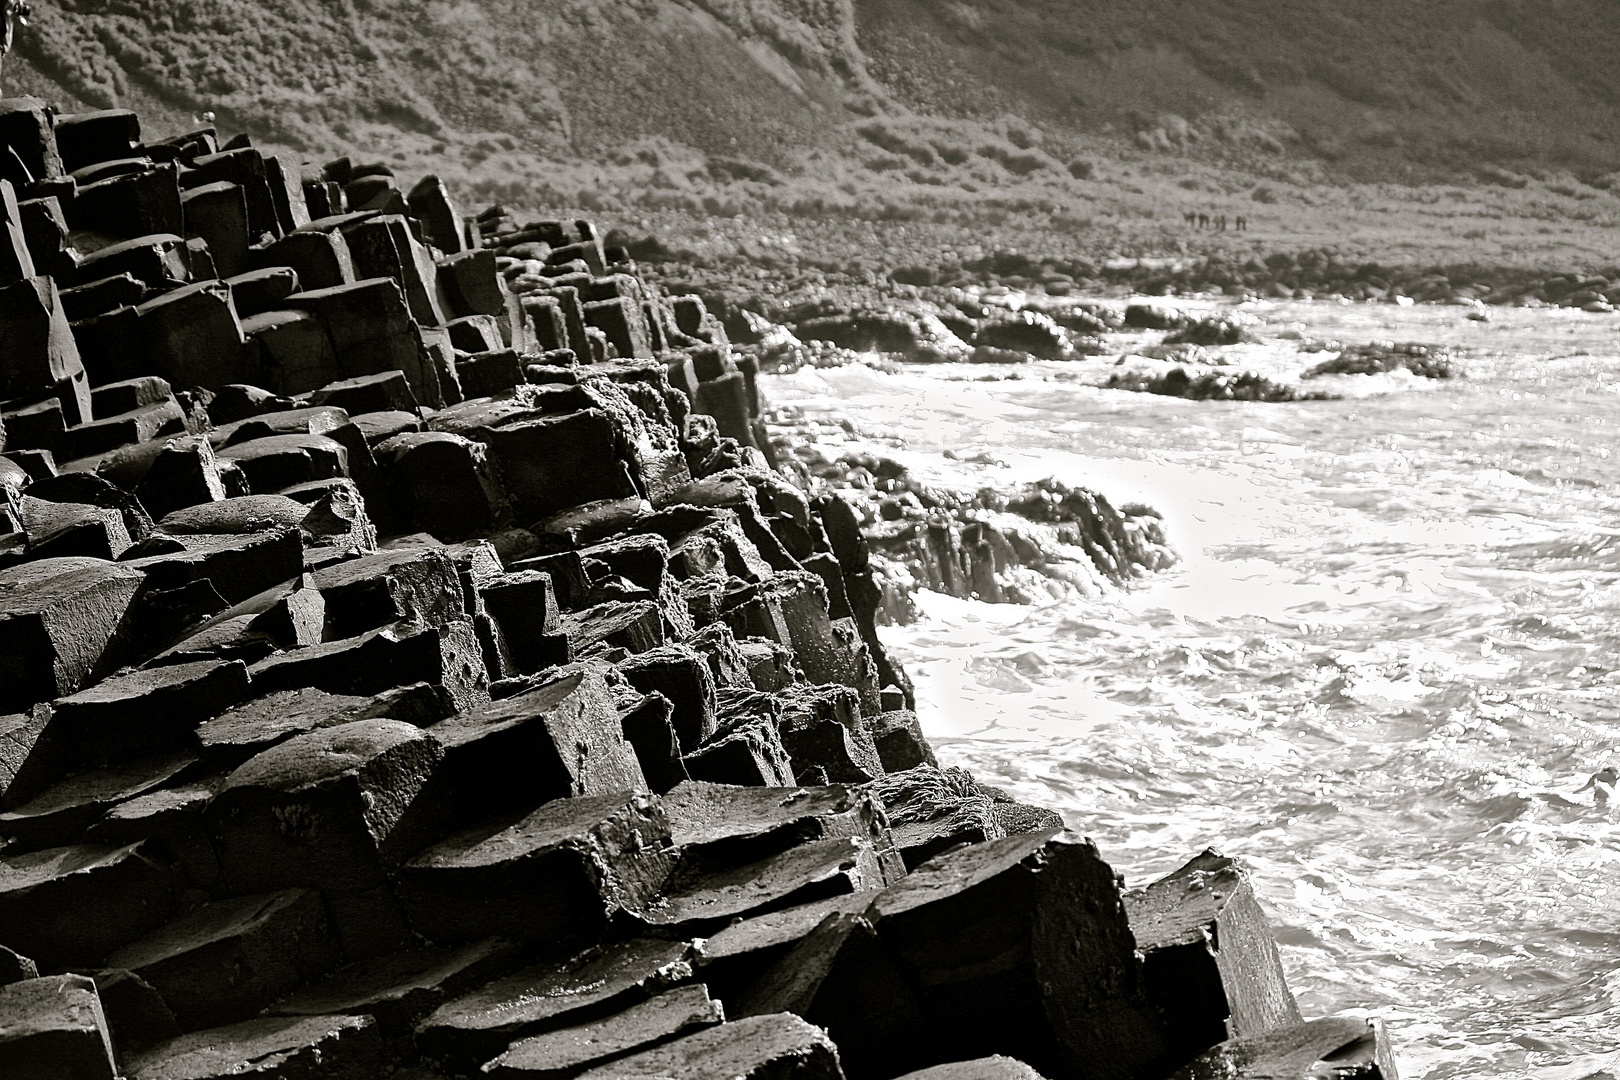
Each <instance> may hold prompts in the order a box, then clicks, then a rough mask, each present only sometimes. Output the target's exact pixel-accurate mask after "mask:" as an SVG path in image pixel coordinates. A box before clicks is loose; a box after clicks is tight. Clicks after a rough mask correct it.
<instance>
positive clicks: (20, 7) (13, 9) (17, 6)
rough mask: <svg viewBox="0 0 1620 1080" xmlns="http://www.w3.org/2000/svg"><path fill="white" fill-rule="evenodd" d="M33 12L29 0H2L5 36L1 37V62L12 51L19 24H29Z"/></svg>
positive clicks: (1, 13)
mask: <svg viewBox="0 0 1620 1080" xmlns="http://www.w3.org/2000/svg"><path fill="white" fill-rule="evenodd" d="M33 14H34V9H33V8H32V7H30V6H29V3H28V0H0V16H4V18H5V29H4V37H0V64H3V63H4V62H5V58H6V57H7V56H9V55H10V53H11V46H12V45H13V44H14V43H15V41H16V36H17V27H18V25H19V24H20V25H22V26H27V25H28V20H29V18H30V17H31V16H32V15H33Z"/></svg>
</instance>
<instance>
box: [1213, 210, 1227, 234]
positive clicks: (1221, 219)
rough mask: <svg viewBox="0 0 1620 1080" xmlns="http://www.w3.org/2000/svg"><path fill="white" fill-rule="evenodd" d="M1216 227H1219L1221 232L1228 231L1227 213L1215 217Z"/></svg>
mask: <svg viewBox="0 0 1620 1080" xmlns="http://www.w3.org/2000/svg"><path fill="white" fill-rule="evenodd" d="M1215 227H1216V228H1217V229H1219V230H1220V231H1221V232H1225V231H1226V215H1225V214H1222V215H1221V216H1220V217H1218V218H1216V219H1215Z"/></svg>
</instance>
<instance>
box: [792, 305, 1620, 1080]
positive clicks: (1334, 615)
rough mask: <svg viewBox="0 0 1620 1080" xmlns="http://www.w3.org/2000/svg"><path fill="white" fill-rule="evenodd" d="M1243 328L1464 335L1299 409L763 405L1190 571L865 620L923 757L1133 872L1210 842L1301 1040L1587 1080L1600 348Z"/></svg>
mask: <svg viewBox="0 0 1620 1080" xmlns="http://www.w3.org/2000/svg"><path fill="white" fill-rule="evenodd" d="M1258 310H1260V311H1261V313H1262V314H1265V315H1266V316H1267V317H1268V318H1271V319H1274V320H1300V321H1303V322H1304V323H1305V324H1306V326H1307V328H1308V330H1307V335H1306V336H1312V335H1314V336H1317V337H1329V336H1332V337H1337V338H1340V339H1342V340H1346V341H1351V342H1356V341H1369V340H1375V339H1381V338H1394V339H1396V340H1422V341H1429V342H1434V343H1440V344H1457V345H1461V346H1463V357H1464V363H1465V365H1466V366H1467V367H1468V368H1469V369H1470V372H1471V377H1470V378H1468V379H1466V380H1461V381H1455V382H1447V383H1433V384H1431V383H1427V382H1426V381H1425V382H1424V383H1423V386H1424V389H1425V391H1426V392H1424V393H1421V394H1417V393H1385V391H1387V390H1391V389H1406V385H1405V384H1406V382H1407V381H1408V380H1402V379H1399V378H1397V379H1389V378H1387V377H1382V376H1380V377H1377V379H1375V380H1369V382H1373V381H1381V382H1382V383H1383V384H1384V385H1383V387H1382V388H1381V389H1380V388H1375V387H1371V386H1368V387H1366V389H1367V396H1366V397H1365V398H1364V399H1362V400H1344V401H1328V402H1301V403H1293V404H1253V403H1249V404H1232V403H1216V402H1185V401H1179V400H1174V399H1165V398H1158V397H1152V396H1150V395H1137V394H1128V393H1123V392H1117V391H1106V390H1099V389H1096V388H1094V387H1092V386H1088V385H1085V384H1084V383H1082V382H1077V381H1073V380H1068V379H1064V378H1061V377H1052V376H1051V375H1050V374H1043V372H1045V373H1049V372H1051V371H1053V370H1055V369H1058V368H1060V365H1039V369H1040V370H1032V371H1030V372H1028V373H1026V377H1024V378H1020V379H1015V380H1006V381H994V382H969V381H958V379H957V378H955V377H953V373H951V372H949V371H947V370H945V369H940V368H933V369H916V368H913V369H907V370H905V371H902V372H899V373H895V374H884V373H882V372H879V371H876V370H873V369H869V368H845V369H837V370H831V371H820V372H801V373H800V374H798V375H795V376H791V377H787V378H780V379H773V380H770V381H769V383H768V386H767V392H768V393H769V395H770V396H771V397H772V399H773V401H775V402H777V403H783V404H787V403H792V404H798V405H801V406H803V407H804V408H805V409H806V410H807V411H808V412H809V413H811V414H813V415H814V414H822V413H824V414H825V416H826V418H827V420H828V427H827V430H828V431H829V437H828V438H829V442H828V446H827V447H826V448H825V449H827V450H828V451H829V452H832V453H837V452H840V451H841V450H843V449H849V448H856V449H867V450H875V451H877V452H881V453H884V454H887V455H889V456H891V457H894V458H895V459H897V460H899V461H901V462H902V463H903V464H905V465H907V466H908V467H909V468H911V469H912V470H913V471H914V472H916V473H917V474H918V475H919V476H921V477H922V478H924V479H926V480H929V481H931V482H935V483H940V484H954V485H959V486H964V487H976V486H979V485H984V484H993V485H997V486H1011V485H1013V484H1016V483H1019V482H1025V481H1029V480H1034V479H1039V478H1042V477H1046V476H1056V477H1058V478H1059V479H1061V480H1063V481H1065V482H1067V483H1072V484H1086V485H1088V486H1092V487H1094V488H1096V489H1097V490H1100V491H1102V492H1103V493H1104V494H1106V495H1107V496H1108V497H1109V498H1110V499H1112V500H1113V501H1115V502H1116V503H1124V502H1129V501H1142V502H1146V503H1148V504H1149V505H1152V506H1154V507H1156V508H1158V509H1159V510H1160V511H1162V512H1163V513H1164V515H1165V518H1166V525H1167V530H1168V532H1169V534H1170V536H1171V539H1172V541H1173V542H1174V543H1175V544H1176V545H1177V547H1178V549H1179V550H1180V551H1181V553H1182V554H1183V556H1184V557H1185V561H1184V562H1183V563H1182V564H1181V565H1180V566H1178V567H1177V568H1175V569H1174V570H1172V571H1170V572H1169V573H1166V574H1163V575H1160V576H1158V577H1157V578H1156V579H1154V580H1152V581H1150V582H1146V583H1143V584H1141V585H1139V586H1137V587H1136V588H1134V589H1132V590H1129V591H1126V592H1117V591H1116V592H1111V593H1109V594H1108V595H1106V596H1103V597H1102V598H1100V599H1093V600H1069V601H1064V602H1063V603H1061V604H1050V605H1045V606H1038V607H1015V606H1011V605H986V604H980V603H976V602H972V601H963V600H955V599H951V598H947V597H938V596H928V595H925V596H924V597H922V598H921V599H920V603H919V609H920V611H921V613H922V616H923V617H922V619H921V620H920V621H919V622H918V623H916V624H915V625H913V626H909V627H895V628H888V629H886V630H885V631H884V636H885V639H886V640H888V641H890V642H892V643H893V648H894V651H895V652H896V654H897V655H899V656H900V657H901V658H902V659H903V660H904V662H905V663H906V665H907V667H908V670H909V671H910V672H911V674H912V676H913V678H914V679H915V681H916V683H917V688H918V693H919V698H920V701H919V711H920V712H921V714H922V717H923V722H924V725H925V727H926V729H927V730H928V731H929V732H930V734H931V735H932V736H934V737H935V738H936V740H937V741H938V743H939V745H940V746H941V750H942V756H943V757H945V758H946V759H948V760H949V761H951V762H955V763H960V764H963V765H966V766H967V767H969V768H971V769H972V770H974V772H975V773H977V774H979V775H980V776H982V777H983V778H984V779H986V780H987V781H989V782H992V783H997V784H1002V785H1005V786H1007V787H1009V788H1011V789H1013V790H1014V791H1015V792H1016V793H1018V794H1019V795H1021V796H1023V797H1026V798H1028V799H1030V800H1031V801H1035V802H1040V803H1045V804H1048V805H1052V806H1055V807H1057V808H1058V809H1060V810H1061V811H1062V812H1063V813H1064V815H1065V817H1066V819H1067V820H1068V822H1069V823H1070V825H1071V826H1072V827H1074V828H1077V829H1080V830H1082V831H1084V832H1087V833H1089V834H1090V835H1092V836H1094V837H1095V838H1096V839H1097V840H1098V842H1099V844H1100V845H1101V846H1102V848H1103V851H1104V853H1105V855H1107V856H1108V857H1110V859H1111V860H1112V861H1113V862H1114V863H1115V865H1116V866H1117V867H1118V868H1119V869H1120V870H1121V871H1123V872H1124V873H1125V874H1126V875H1127V877H1128V879H1129V880H1131V881H1132V882H1141V881H1143V880H1146V879H1148V878H1149V877H1151V876H1152V875H1154V874H1157V873H1162V872H1164V871H1167V870H1169V869H1171V868H1173V867H1174V866H1176V865H1177V864H1179V863H1180V862H1181V861H1183V860H1185V859H1186V858H1187V857H1189V856H1191V855H1192V854H1194V853H1196V852H1197V851H1199V850H1201V849H1202V848H1203V847H1205V846H1209V845H1214V846H1216V847H1219V848H1221V849H1222V850H1224V851H1226V852H1227V853H1229V854H1234V855H1239V856H1241V857H1243V858H1245V859H1247V860H1248V861H1249V862H1250V863H1251V865H1252V866H1253V867H1254V868H1255V871H1256V874H1257V878H1258V884H1259V888H1260V891H1261V894H1262V896H1263V898H1264V900H1265V902H1266V905H1267V907H1268V909H1269V910H1270V912H1271V913H1272V915H1273V917H1274V918H1275V920H1276V923H1277V926H1278V936H1279V940H1280V942H1281V944H1282V949H1283V954H1284V960H1285V963H1286V965H1287V968H1288V972H1289V976H1290V979H1291V981H1292V983H1293V985H1294V987H1295V988H1296V991H1297V993H1298V995H1299V997H1300V1000H1301V1005H1302V1007H1304V1009H1305V1011H1306V1012H1307V1014H1311V1015H1321V1014H1325V1013H1328V1012H1335V1011H1340V1010H1344V1009H1357V1008H1360V1009H1366V1010H1371V1011H1375V1012H1377V1013H1379V1014H1381V1015H1383V1016H1385V1017H1386V1018H1387V1019H1389V1020H1390V1022H1391V1028H1392V1031H1393V1033H1394V1035H1395V1037H1396V1040H1397V1043H1398V1044H1399V1047H1400V1056H1401V1063H1402V1067H1403V1071H1404V1072H1405V1073H1406V1074H1408V1075H1411V1076H1419V1077H1428V1078H1431V1080H1435V1078H1443V1077H1457V1076H1477V1075H1491V1076H1530V1077H1535V1078H1537V1080H1581V1078H1587V1077H1594V1078H1595V1077H1609V1078H1610V1080H1614V1078H1616V1077H1620V1056H1617V1055H1620V976H1617V975H1616V971H1617V969H1620V916H1617V913H1620V902H1617V901H1620V884H1617V883H1620V805H1616V804H1615V803H1612V802H1609V801H1606V798H1605V797H1602V796H1603V792H1602V791H1600V789H1599V785H1593V784H1589V783H1588V781H1589V780H1590V779H1591V777H1592V776H1593V774H1594V773H1596V772H1597V771H1598V770H1600V769H1602V768H1603V767H1604V766H1606V765H1620V708H1617V698H1620V619H1617V616H1620V532H1617V529H1620V513H1617V512H1620V455H1617V454H1615V453H1614V450H1615V449H1616V445H1615V444H1616V439H1617V438H1620V435H1617V432H1620V408H1617V406H1616V404H1615V399H1614V397H1613V392H1614V388H1615V387H1616V386H1620V356H1617V355H1616V349H1615V347H1614V344H1613V328H1614V326H1615V324H1614V323H1613V322H1612V320H1610V319H1605V318H1603V317H1601V316H1591V315H1584V314H1580V313H1568V312H1521V311H1506V312H1501V313H1499V314H1498V317H1497V318H1496V320H1495V321H1493V322H1492V323H1489V324H1481V323H1473V322H1467V321H1465V320H1464V319H1463V318H1462V314H1463V313H1462V311H1461V310H1460V309H1454V308H1453V309H1447V308H1423V307H1417V308H1406V309H1395V308H1389V307H1383V308H1372V307H1365V306H1355V307H1341V306H1332V305H1308V304H1296V305H1291V306H1288V307H1277V306H1275V305H1262V306H1260V307H1259V309H1258ZM1296 347H1297V346H1296V345H1295V344H1294V343H1292V342H1285V343H1279V344H1277V345H1275V346H1264V345H1262V346H1251V347H1248V349H1247V351H1248V352H1249V353H1250V354H1251V355H1252V356H1253V357H1260V356H1261V355H1262V354H1263V353H1264V352H1265V350H1266V349H1267V348H1275V349H1278V350H1293V349H1295V348H1296ZM956 375H958V376H959V375H960V373H956ZM1357 378H1362V379H1366V378H1368V377H1362V376H1347V377H1343V378H1342V379H1341V380H1340V381H1341V382H1344V383H1346V384H1348V385H1351V386H1356V385H1360V384H1356V383H1354V380H1355V379H1357ZM1375 390H1376V391H1377V394H1381V395H1382V396H1376V395H1375V394H1374V391H1375ZM839 417H844V418H848V419H850V420H853V422H854V426H855V428H856V431H857V432H858V434H857V435H854V436H851V435H849V434H847V433H846V432H845V431H844V430H843V429H841V428H840V427H839V426H838V424H837V423H836V419H837V418H839ZM947 449H948V450H950V451H951V452H952V454H953V455H954V457H953V458H947V457H945V456H944V451H946V450H947ZM1617 801H1620V800H1617Z"/></svg>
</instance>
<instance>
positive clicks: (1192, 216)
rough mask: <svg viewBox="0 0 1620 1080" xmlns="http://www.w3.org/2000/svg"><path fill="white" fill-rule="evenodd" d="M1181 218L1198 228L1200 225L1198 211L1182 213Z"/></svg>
mask: <svg viewBox="0 0 1620 1080" xmlns="http://www.w3.org/2000/svg"><path fill="white" fill-rule="evenodd" d="M1181 220H1182V221H1185V222H1186V223H1187V224H1188V225H1191V226H1192V227H1193V228H1195V229H1196V228H1197V227H1198V211H1196V210H1188V211H1187V212H1186V213H1185V214H1182V215H1181Z"/></svg>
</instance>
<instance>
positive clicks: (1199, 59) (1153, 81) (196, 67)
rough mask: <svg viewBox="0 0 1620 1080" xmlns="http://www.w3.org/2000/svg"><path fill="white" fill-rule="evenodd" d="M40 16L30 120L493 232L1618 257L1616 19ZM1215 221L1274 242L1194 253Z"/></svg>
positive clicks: (840, 10)
mask: <svg viewBox="0 0 1620 1080" xmlns="http://www.w3.org/2000/svg"><path fill="white" fill-rule="evenodd" d="M34 6H35V9H36V13H37V16H36V19H35V21H34V24H33V25H32V26H30V27H28V28H27V29H25V30H24V31H23V32H22V34H21V35H20V49H19V53H18V54H17V55H16V56H15V57H14V58H13V59H12V60H10V61H8V64H7V67H6V72H5V74H6V84H7V85H6V91H7V93H36V94H39V95H40V96H43V97H46V98H49V99H53V100H57V101H60V102H61V103H62V104H63V105H64V106H65V107H66V108H69V109H73V108H85V107H108V106H113V105H128V106H131V107H136V108H139V109H141V110H142V111H143V114H145V115H147V116H148V117H149V118H151V117H156V118H157V123H158V124H159V125H165V126H167V127H169V128H171V129H179V128H182V127H185V126H188V125H190V124H192V123H194V122H195V121H194V118H195V117H196V116H198V115H200V114H201V113H202V112H204V111H212V112H214V113H215V114H216V115H217V117H218V120H219V123H220V126H221V127H222V128H225V129H226V130H238V129H245V130H248V131H251V132H253V133H254V135H255V137H256V138H257V139H258V140H259V141H260V142H264V143H269V144H273V145H277V146H282V147H286V148H289V149H292V150H294V151H295V152H297V153H299V154H301V155H303V156H305V157H308V158H311V159H314V160H322V159H324V158H327V157H330V156H335V155H336V154H339V153H345V152H348V153H354V154H356V155H358V156H361V157H366V158H382V159H384V160H387V161H390V162H392V163H393V164H395V165H396V166H398V167H400V168H401V169H403V170H406V171H411V172H417V171H427V170H429V169H431V170H433V171H437V172H439V173H441V174H442V175H444V176H445V177H446V178H447V179H448V180H450V181H451V183H452V184H453V185H454V186H456V187H457V188H459V189H460V190H461V191H462V193H463V197H464V199H465V200H466V201H467V202H469V203H471V202H478V201H489V200H494V199H502V200H506V201H511V202H515V203H518V204H524V205H530V206H535V207H537V208H538V207H541V206H549V207H554V208H558V209H562V208H578V209H582V210H587V211H595V212H600V213H609V214H612V215H614V216H615V217H626V216H628V217H629V218H631V219H632V220H635V221H639V222H642V223H644V224H646V225H647V226H648V227H654V226H661V227H669V228H688V229H689V231H691V230H693V229H696V226H694V225H693V223H694V222H697V221H698V220H699V219H720V220H721V221H724V220H727V219H732V218H735V217H736V216H737V215H738V214H745V215H747V216H749V217H750V218H751V219H753V222H752V223H750V224H748V225H747V228H755V227H761V226H760V222H764V223H766V225H767V226H769V227H771V228H775V227H776V226H774V225H770V222H772V221H776V220H780V221H781V222H786V223H789V224H791V223H792V222H793V221H797V222H800V223H802V222H804V221H806V220H822V221H825V222H829V223H838V222H851V221H854V222H863V221H864V222H877V223H881V224H882V225H883V228H884V229H885V230H887V234H886V235H889V236H891V237H892V234H893V233H894V231H895V230H896V229H902V230H903V229H904V228H907V227H909V228H910V229H911V231H912V233H913V234H914V235H913V240H914V241H915V242H918V243H921V242H924V241H926V242H927V243H928V244H933V245H935V246H938V245H946V246H948V245H950V244H953V243H958V242H959V238H960V234H961V233H962V232H963V230H967V231H969V232H970V233H973V234H975V235H977V234H986V235H987V236H988V234H991V233H994V234H997V235H1001V234H1005V235H1006V236H1009V237H1019V236H1024V235H1029V236H1031V237H1032V242H1044V243H1048V244H1056V243H1065V244H1066V243H1074V244H1078V245H1080V246H1084V247H1088V248H1090V249H1093V250H1103V251H1107V250H1119V251H1123V252H1127V253H1128V252H1135V251H1162V250H1172V251H1173V250H1180V249H1182V248H1189V247H1190V248H1193V249H1199V248H1207V247H1211V246H1213V247H1226V248H1231V247H1233V246H1236V247H1238V248H1239V249H1244V248H1246V247H1248V246H1252V245H1255V244H1257V243H1258V244H1260V245H1262V246H1264V245H1275V244H1293V243H1298V244H1305V243H1318V242H1322V241H1324V240H1327V241H1332V242H1335V243H1343V244H1348V245H1351V246H1352V247H1357V246H1359V249H1365V250H1368V251H1371V252H1384V251H1385V250H1386V249H1389V248H1391V247H1393V246H1396V245H1400V244H1402V243H1410V244H1411V245H1413V252H1412V255H1413V257H1414V258H1422V257H1424V255H1425V253H1427V252H1430V251H1433V250H1434V249H1435V248H1436V246H1437V245H1438V246H1440V247H1443V248H1445V249H1447V251H1448V252H1450V253H1451V254H1458V253H1464V252H1465V253H1466V254H1470V255H1474V256H1478V257H1480V258H1483V259H1505V260H1508V261H1521V262H1522V261H1532V262H1534V261H1549V262H1557V261H1560V260H1565V261H1568V260H1571V259H1576V260H1583V259H1586V258H1587V256H1588V255H1590V256H1591V257H1592V258H1596V259H1599V260H1600V261H1612V252H1613V251H1614V249H1615V242H1616V240H1620V237H1617V236H1616V235H1614V229H1615V227H1616V220H1617V212H1620V200H1617V199H1616V198H1615V196H1614V195H1612V194H1611V193H1610V191H1609V187H1610V185H1611V182H1612V181H1613V180H1614V178H1615V175H1614V174H1616V171H1617V170H1620V68H1617V67H1616V66H1615V65H1614V63H1613V61H1612V57H1613V56H1615V55H1616V54H1617V53H1620V23H1616V21H1615V20H1613V18H1612V13H1611V11H1610V10H1609V9H1610V8H1611V7H1612V0H1425V2H1424V3H1421V4H1418V3H1411V2H1410V0H1298V2H1296V3H1292V4H1288V5H1278V4H1275V3H1271V2H1268V0H1087V2H1085V3H1075V2H1072V0H546V2H544V3H536V2H533V0H278V2H277V3H273V4H272V3H269V2H266V0H37V2H36V3H35V5H34ZM149 122H150V120H149ZM1188 210H1204V211H1206V212H1211V213H1229V214H1233V215H1235V214H1237V213H1243V214H1245V215H1246V216H1248V217H1249V218H1250V220H1251V222H1252V223H1253V224H1252V229H1253V231H1252V232H1251V233H1249V234H1244V235H1242V236H1239V237H1233V236H1210V235H1209V234H1204V233H1197V232H1192V231H1189V230H1187V229H1186V227H1185V226H1184V225H1183V223H1182V221H1181V215H1182V214H1183V213H1184V212H1186V211H1188ZM672 223H673V224H672ZM829 229H830V235H831V234H836V235H839V236H842V235H845V234H846V233H848V232H849V230H848V229H845V228H843V226H838V227H836V228H834V227H832V225H829ZM736 231H737V229H736V228H731V227H726V226H721V227H719V232H718V235H732V234H733V233H735V232H736ZM744 231H747V229H746V228H745V229H744ZM856 231H857V232H858V230H856ZM1042 238H1044V239H1042ZM1465 249H1466V250H1465Z"/></svg>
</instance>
